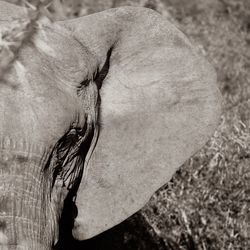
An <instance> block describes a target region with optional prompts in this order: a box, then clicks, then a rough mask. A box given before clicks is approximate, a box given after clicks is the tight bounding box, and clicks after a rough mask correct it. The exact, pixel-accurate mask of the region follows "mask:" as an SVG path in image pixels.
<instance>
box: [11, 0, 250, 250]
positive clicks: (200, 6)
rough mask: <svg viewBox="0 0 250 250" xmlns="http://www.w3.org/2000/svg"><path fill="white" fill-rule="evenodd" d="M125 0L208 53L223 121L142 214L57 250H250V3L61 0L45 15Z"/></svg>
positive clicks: (74, 13) (77, 12)
mask: <svg viewBox="0 0 250 250" xmlns="http://www.w3.org/2000/svg"><path fill="white" fill-rule="evenodd" d="M37 1H38V0H37ZM9 2H13V3H17V4H19V3H20V2H21V1H18V0H11V1H9ZM44 2H46V1H44ZM47 2H48V3H49V2H51V1H47ZM30 3H32V4H34V3H36V1H35V0H33V1H30ZM46 4H47V3H46ZM123 5H130V6H131V5H132V6H144V7H147V8H151V9H154V10H156V11H158V12H159V13H161V14H162V15H163V16H164V17H165V18H167V19H169V20H171V21H172V22H173V23H175V24H176V25H177V26H178V27H179V28H180V29H181V30H182V31H183V32H184V33H185V34H186V35H187V36H188V37H189V38H190V39H191V41H193V44H194V46H196V47H197V48H199V49H200V51H201V52H202V53H203V54H204V55H205V56H206V57H207V58H208V60H209V61H210V62H211V64H212V65H213V66H214V67H215V69H216V71H217V75H218V86H219V88H220V90H221V92H222V95H223V99H224V107H223V115H222V117H221V123H220V126H219V128H218V130H217V131H216V132H215V134H214V136H213V138H212V139H211V140H210V141H209V142H208V143H207V144H206V146H205V147H204V148H203V149H202V150H201V151H199V152H198V153H197V154H196V155H195V156H193V157H192V158H191V159H190V160H188V161H187V162H186V163H185V164H184V165H183V166H182V167H181V168H180V170H179V171H178V172H177V173H176V174H175V176H174V177H173V178H172V180H171V181H170V182H169V183H168V184H167V185H166V186H164V187H162V188H161V189H160V190H159V191H158V192H157V193H156V194H155V195H154V196H153V197H152V198H151V200H150V202H149V203H148V204H147V205H146V206H145V207H144V208H143V209H142V210H141V211H140V212H138V213H137V214H135V215H134V216H132V217H131V218H129V219H128V220H126V221H125V222H123V223H122V224H120V225H118V226H116V227H115V228H113V229H111V230H109V231H107V232H105V233H103V234H101V235H99V236H97V237H95V238H93V239H90V240H88V241H85V242H77V241H72V242H71V243H70V244H71V245H70V246H69V245H67V244H66V243H65V242H63V243H61V244H59V245H58V249H85V250H86V249H87V250H88V249H91V250H106V249H108V250H119V249H121V250H165V249H166V250H167V249H174V250H193V249H194V250H196V249H197V250H200V249H201V250H208V249H209V250H210V249H211V250H230V249H232V250H236V249H237V250H238V249H239V250H240V249H243V250H244V249H246V250H247V249H250V0H188V1H187V0H186V1H185V0H82V1H81V0H54V1H52V3H50V4H48V7H47V10H46V13H44V14H46V15H47V16H49V17H50V18H51V19H52V20H62V19H67V18H73V17H78V16H83V15H87V14H91V13H94V12H99V11H102V10H104V9H108V8H113V7H118V6H123Z"/></svg>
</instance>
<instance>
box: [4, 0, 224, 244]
mask: <svg viewBox="0 0 250 250" xmlns="http://www.w3.org/2000/svg"><path fill="white" fill-rule="evenodd" d="M26 15H27V12H26V10H25V9H24V8H21V7H17V6H15V5H11V4H8V3H6V2H0V25H1V26H0V27H5V26H6V25H7V24H8V22H9V21H11V20H12V19H13V18H19V17H25V16H26ZM220 100H221V99H220V94H219V91H218V89H217V87H216V75H215V72H214V70H213V68H212V67H211V66H210V64H209V63H208V62H207V61H206V60H205V59H204V58H203V56H201V55H199V53H198V52H197V51H196V49H195V48H194V46H193V45H192V44H191V43H190V42H189V40H188V39H187V38H186V36H185V35H184V34H183V33H182V32H181V31H179V30H178V29H177V28H176V27H174V26H173V25H172V24H171V23H169V22H168V21H167V20H165V19H164V18H163V17H161V15H159V14H158V13H156V12H154V11H152V10H150V9H145V8H139V7H138V8H133V7H122V8H116V9H110V10H107V11H104V12H100V13H97V14H92V15H89V16H85V17H81V18H77V19H73V20H68V21H60V22H54V23H52V22H49V21H48V20H47V21H44V20H43V21H41V22H39V21H38V25H37V26H36V27H35V32H34V34H33V35H32V37H31V38H30V40H27V41H26V43H25V44H23V46H22V48H21V49H20V50H19V51H18V57H17V58H16V60H15V61H14V62H13V64H12V65H11V67H10V68H9V69H8V71H7V72H5V74H4V76H2V77H1V81H0V117H1V120H0V246H2V247H6V249H16V248H17V249H19V248H18V247H20V249H51V248H52V246H53V245H54V244H55V243H56V241H57V239H58V231H59V226H58V224H59V219H60V217H61V214H62V211H63V207H64V204H65V200H66V199H70V200H71V201H72V202H74V203H75V204H76V207H77V211H78V212H77V216H76V218H75V220H74V227H73V235H74V237H76V238H77V239H80V240H83V239H87V238H90V237H92V236H94V235H96V234H98V233H101V232H102V231H104V230H106V229H108V228H110V227H112V226H114V225H116V224H118V223H120V222H121V221H123V220H124V219H126V218H127V217H129V216H130V215H132V214H133V213H135V212H136V211H138V210H139V209H140V208H141V207H142V206H143V205H144V204H145V203H146V202H147V201H148V199H149V198H150V196H151V195H152V194H153V193H154V192H155V191H156V190H157V189H158V188H160V187H161V186H162V185H163V184H165V183H167V181H168V180H169V179H170V178H171V177H172V175H173V174H174V172H175V171H176V169H177V168H178V167H179V166H180V165H182V164H183V163H184V161H186V160H187V159H188V158H189V157H190V156H192V155H193V154H194V153H195V152H196V151H197V150H199V149H200V148H201V147H202V146H203V145H204V144H205V143H206V141H207V140H208V139H209V137H210V136H211V135H212V133H213V132H214V130H215V128H216V126H217V124H218V120H219V116H220V106H221V105H220ZM11 247H12V248H11ZM13 247H16V248H13ZM22 247H23V248H22ZM4 249H5V248H4Z"/></svg>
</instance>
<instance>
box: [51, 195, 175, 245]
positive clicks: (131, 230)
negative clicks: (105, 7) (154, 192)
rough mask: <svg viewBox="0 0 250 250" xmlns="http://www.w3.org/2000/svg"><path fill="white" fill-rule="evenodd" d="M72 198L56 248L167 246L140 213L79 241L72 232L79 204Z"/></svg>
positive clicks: (66, 202)
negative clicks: (75, 203)
mask: <svg viewBox="0 0 250 250" xmlns="http://www.w3.org/2000/svg"><path fill="white" fill-rule="evenodd" d="M71 200H72V199H70V198H68V199H67V200H66V201H65V207H64V211H63V214H62V219H61V221H60V236H59V242H58V244H57V245H56V246H55V248H54V249H55V250H68V249H72V250H105V249H108V250H118V249H119V250H138V249H140V250H166V249H171V248H166V245H165V244H164V242H163V240H162V239H161V238H160V237H158V236H157V235H156V234H155V233H154V232H153V230H152V229H151V227H150V226H149V225H148V224H147V223H146V222H145V220H144V219H143V217H142V216H141V215H140V214H139V213H137V214H135V215H133V216H132V217H131V218H129V219H127V220H126V221H124V222H123V223H121V224H119V225H117V226H115V227H113V228H112V229H110V230H108V231H106V232H104V233H102V234H100V235H98V236H96V237H94V238H92V239H89V240H85V241H77V240H75V239H74V238H73V236H72V233H71V231H72V227H73V222H74V218H75V217H76V215H77V208H76V206H75V205H74V203H73V202H72V201H71Z"/></svg>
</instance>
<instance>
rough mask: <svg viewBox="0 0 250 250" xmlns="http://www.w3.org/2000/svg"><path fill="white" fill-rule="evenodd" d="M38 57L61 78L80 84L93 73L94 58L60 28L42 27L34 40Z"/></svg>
mask: <svg viewBox="0 0 250 250" xmlns="http://www.w3.org/2000/svg"><path fill="white" fill-rule="evenodd" d="M32 44H33V46H34V48H35V50H36V52H37V53H36V55H37V56H39V57H42V58H43V60H44V61H46V64H47V65H49V67H50V68H51V69H52V70H53V71H54V72H55V74H57V75H58V76H60V77H61V78H64V79H65V80H67V79H68V80H70V81H75V82H79V81H82V80H83V79H84V78H85V77H86V76H88V75H89V74H90V72H93V69H92V68H91V65H92V64H91V63H90V62H91V61H92V60H93V56H92V55H91V53H90V52H89V51H88V49H87V48H85V47H84V46H83V45H81V44H80V43H79V42H78V41H77V40H75V39H74V37H73V36H71V35H70V34H69V33H68V32H66V31H65V30H63V29H61V28H60V29H59V28H58V27H55V28H54V27H53V26H52V28H51V27H42V28H41V29H39V30H38V32H37V33H36V34H35V35H34V37H33V38H32Z"/></svg>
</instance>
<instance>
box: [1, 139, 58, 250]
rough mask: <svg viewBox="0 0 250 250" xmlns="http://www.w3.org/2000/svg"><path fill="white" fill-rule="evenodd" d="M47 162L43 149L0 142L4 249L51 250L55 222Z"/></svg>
mask: <svg viewBox="0 0 250 250" xmlns="http://www.w3.org/2000/svg"><path fill="white" fill-rule="evenodd" d="M47 159H48V157H47V154H46V153H44V149H43V148H42V147H41V146H37V145H36V146H34V145H31V144H29V143H27V142H25V141H18V142H13V141H11V140H10V139H9V138H5V139H3V140H1V141H0V249H25V250H26V249H27V250H30V249H44V250H45V249H46V250H47V249H50V246H51V245H52V241H53V237H52V236H51V235H52V233H53V226H52V225H53V224H55V223H53V221H52V218H53V215H52V211H53V209H52V208H51V206H50V202H49V199H50V197H49V192H47V191H48V189H49V188H50V187H49V182H48V180H46V179H45V176H44V171H43V166H44V162H45V161H47ZM54 216H55V215H54Z"/></svg>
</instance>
